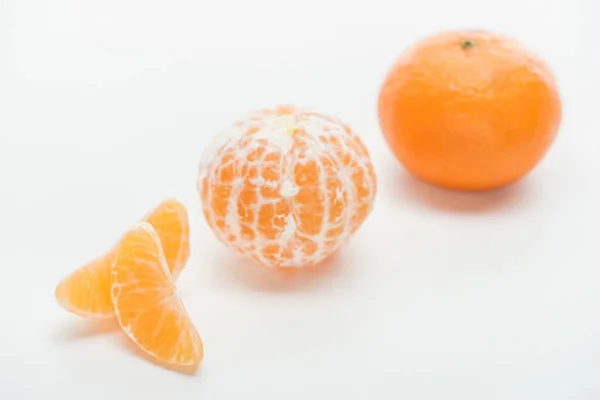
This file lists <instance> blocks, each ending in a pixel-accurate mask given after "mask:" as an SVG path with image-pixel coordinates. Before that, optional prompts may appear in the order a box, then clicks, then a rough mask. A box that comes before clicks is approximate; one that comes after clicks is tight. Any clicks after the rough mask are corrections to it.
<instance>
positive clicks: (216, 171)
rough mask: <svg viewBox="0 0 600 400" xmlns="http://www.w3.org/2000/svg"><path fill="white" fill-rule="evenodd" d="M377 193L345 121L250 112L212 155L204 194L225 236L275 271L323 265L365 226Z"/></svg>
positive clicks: (204, 169) (201, 187)
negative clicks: (279, 268) (281, 268)
mask: <svg viewBox="0 0 600 400" xmlns="http://www.w3.org/2000/svg"><path fill="white" fill-rule="evenodd" d="M376 190H377V181H376V178H375V172H374V169H373V166H372V164H371V160H370V158H369V153H368V151H367V149H366V148H365V146H364V145H363V143H362V142H361V140H360V138H359V136H358V135H357V134H356V133H355V132H354V131H353V130H352V129H351V128H349V127H348V126H347V125H345V124H344V123H342V122H341V121H339V120H337V119H335V118H333V117H330V116H327V115H323V114H319V113H315V112H310V111H307V110H302V109H298V108H295V107H287V106H286V107H278V108H276V109H273V110H261V111H257V112H253V113H250V114H249V115H248V116H247V117H246V118H244V119H242V120H241V121H238V122H236V123H234V124H232V125H231V126H230V127H229V128H227V129H226V130H225V132H224V133H223V135H219V136H217V137H216V138H215V139H214V141H213V143H211V145H210V146H209V147H208V149H207V151H206V152H205V154H204V156H203V159H202V163H201V166H200V170H199V175H198V192H199V195H200V197H201V199H202V204H203V211H204V215H205V218H206V220H207V222H208V224H209V225H210V227H211V228H212V230H213V232H214V233H215V235H216V236H217V238H218V239H219V240H220V241H222V242H224V243H225V244H226V245H227V246H229V247H230V248H233V249H234V250H236V251H237V252H239V253H241V254H243V255H245V256H247V257H248V258H251V259H253V260H255V261H257V262H258V263H260V264H263V265H265V266H268V267H304V266H310V265H315V264H317V263H319V262H320V261H322V260H323V259H325V258H326V257H328V256H329V255H330V254H332V253H333V252H335V251H336V250H337V249H338V248H339V247H340V246H341V245H343V244H344V243H345V242H346V241H347V240H348V239H349V238H350V237H351V236H352V234H353V233H354V232H355V231H356V230H357V229H358V228H359V227H360V226H361V224H362V223H363V222H364V220H365V219H366V217H367V216H368V214H369V213H370V211H371V209H372V207H373V201H374V197H375V194H376Z"/></svg>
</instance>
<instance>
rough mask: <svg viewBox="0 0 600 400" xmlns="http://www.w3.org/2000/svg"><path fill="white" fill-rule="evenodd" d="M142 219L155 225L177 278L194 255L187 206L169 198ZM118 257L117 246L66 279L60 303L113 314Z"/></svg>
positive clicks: (85, 313) (77, 310) (94, 314)
mask: <svg viewBox="0 0 600 400" xmlns="http://www.w3.org/2000/svg"><path fill="white" fill-rule="evenodd" d="M142 221H145V222H148V223H150V224H151V225H152V226H153V227H154V229H155V231H156V233H157V234H158V237H159V238H160V241H161V243H162V249H163V252H164V255H165V259H166V262H167V265H168V266H169V270H170V272H171V275H172V276H173V279H176V278H177V276H178V275H179V273H180V272H181V270H183V268H184V267H185V264H186V262H187V260H188V257H189V255H190V240H189V238H190V235H189V222H188V214H187V211H186V209H185V206H184V205H183V204H182V203H180V202H179V201H177V200H175V199H166V200H164V201H162V202H161V203H160V204H159V205H158V206H156V207H155V208H154V209H153V210H151V211H150V212H149V213H148V214H146V216H145V217H144V218H143V219H142ZM114 260H115V248H112V249H111V250H109V251H108V252H107V253H105V254H103V255H102V256H100V257H98V258H96V259H95V260H94V261H92V262H90V263H87V264H85V265H84V266H82V267H81V268H79V269H77V270H76V271H74V272H73V273H71V274H70V275H68V276H67V277H66V278H64V279H63V280H62V281H61V282H60V283H59V284H58V286H57V287H56V290H55V297H56V301H57V302H58V304H59V305H60V306H61V307H62V308H64V309H65V310H67V311H70V312H72V313H74V314H77V315H80V316H82V317H90V318H107V317H111V316H113V315H114V308H113V304H112V301H111V298H110V272H111V267H112V265H113V263H114Z"/></svg>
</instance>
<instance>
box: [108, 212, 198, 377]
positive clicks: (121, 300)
mask: <svg viewBox="0 0 600 400" xmlns="http://www.w3.org/2000/svg"><path fill="white" fill-rule="evenodd" d="M111 298H112V302H113V305H114V310H115V313H116V315H117V319H118V321H119V324H120V325H121V327H122V328H123V330H124V331H125V333H126V334H127V336H129V338H130V339H131V340H132V341H133V342H134V343H135V344H136V345H137V346H138V347H139V348H140V349H142V350H143V351H144V352H146V353H147V354H149V355H150V356H152V357H154V358H155V359H156V360H157V361H160V362H161V363H166V364H170V365H174V366H181V367H194V366H197V365H198V364H199V363H200V361H201V360H202V357H203V347H202V340H201V339H200V335H199V334H198V332H197V331H196V328H195V327H194V325H193V323H192V320H191V319H190V317H189V316H188V314H187V312H186V310H185V307H184V306H183V303H182V302H181V300H180V299H179V297H178V296H177V293H176V290H175V284H174V282H173V279H172V278H171V274H170V273H169V268H168V265H167V262H166V259H165V255H164V253H163V250H162V246H161V242H160V239H159V237H158V234H157V233H156V231H155V230H154V228H153V227H152V225H150V224H149V223H146V222H141V223H138V224H136V225H135V226H133V227H132V228H131V229H130V230H129V231H128V232H127V233H126V234H125V235H124V237H123V239H122V240H121V242H120V243H119V245H118V247H117V251H116V257H115V262H114V264H113V268H112V273H111Z"/></svg>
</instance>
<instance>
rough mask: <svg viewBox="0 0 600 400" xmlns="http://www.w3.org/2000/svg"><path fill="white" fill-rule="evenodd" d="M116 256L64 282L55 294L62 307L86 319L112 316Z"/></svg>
mask: <svg viewBox="0 0 600 400" xmlns="http://www.w3.org/2000/svg"><path fill="white" fill-rule="evenodd" d="M114 256H115V254H114V252H112V251H110V252H108V253H107V254H104V255H103V256H101V257H99V258H98V259H96V260H94V261H92V262H90V263H88V264H86V265H84V266H83V267H81V268H79V269H78V270H76V271H75V272H73V273H72V274H71V275H69V276H67V277H66V278H65V279H63V280H62V281H61V282H60V283H59V284H58V286H57V287H56V291H55V297H56V301H57V302H58V304H59V305H60V306H61V307H62V308H64V309H65V310H67V311H69V312H71V313H73V314H77V315H80V316H82V317H88V318H105V317H110V316H112V315H113V305H112V301H111V299H110V269H111V267H112V264H113V262H114Z"/></svg>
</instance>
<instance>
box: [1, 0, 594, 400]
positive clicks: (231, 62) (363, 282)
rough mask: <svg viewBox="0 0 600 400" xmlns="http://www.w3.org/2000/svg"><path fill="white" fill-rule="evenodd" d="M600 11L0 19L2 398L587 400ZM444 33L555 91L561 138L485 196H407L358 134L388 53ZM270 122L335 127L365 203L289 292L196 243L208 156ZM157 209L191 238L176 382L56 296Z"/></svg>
mask: <svg viewBox="0 0 600 400" xmlns="http://www.w3.org/2000/svg"><path fill="white" fill-rule="evenodd" d="M599 16H600V6H599V5H598V3H597V2H595V1H594V0H587V1H585V0H579V1H576V0H569V1H566V0H565V1H558V0H555V1H550V0H538V1H525V0H520V1H508V0H503V1H493V2H486V1H482V0H473V1H466V0H462V1H461V0H452V1H444V0H438V1H433V0H419V1H401V0H390V1H384V0H369V1H352V0H345V1H344V0H339V1H334V0H303V1H294V2H291V1H284V0H278V1H277V0H271V1H268V0H239V1H233V0H213V1H207V0H206V1H199V0H194V1H191V0H190V1H175V0H174V1H148V0H145V1H133V0H106V1H100V2H98V1H78V0H71V1H66V0H54V1H50V2H45V1H27V0H0V224H1V225H0V249H1V251H0V266H1V268H2V269H1V271H2V275H1V282H2V287H1V289H0V310H1V313H0V318H1V321H2V323H1V324H2V325H1V329H0V398H2V399H6V400H12V399H55V398H56V399H58V398H61V399H81V398H85V399H106V398H111V399H132V398H137V396H139V398H141V399H161V400H162V399H178V398H188V399H191V398H194V399H210V400H212V399H215V400H220V399H223V400H240V399H266V400H270V399H286V400H292V399H294V400H295V399H348V400H352V399H369V400H372V399H407V400H419V399H428V400H429V399H431V400H433V399H435V400H440V399H457V400H470V399H473V400H475V399H476V400H495V399H502V400H509V399H510V400H518V399H527V400H531V399H543V400H555V399H569V400H573V399H576V400H580V399H590V400H591V399H598V398H600V255H599V254H598V247H599V245H600V238H599V236H598V221H599V217H600V212H599V207H600V179H599V178H598V173H599V172H600V150H599V149H600V114H599V111H598V105H599V101H600V100H599V97H598V92H599V90H600V73H599V71H600V46H599V44H598V43H599V42H598V39H599V38H600V27H599V25H598V17H599ZM455 28H487V29H492V30H496V31H499V32H502V33H506V34H510V35H512V36H515V37H516V38H518V39H519V40H520V41H521V42H523V43H524V44H525V45H527V46H529V47H530V48H532V49H533V50H535V51H536V52H537V53H538V54H540V55H542V56H543V58H545V59H546V60H547V61H548V63H549V64H550V66H551V67H552V69H553V70H554V72H555V74H556V76H557V77H558V82H559V86H560V90H561V95H562V99H563V102H564V119H563V123H562V127H561V130H560V134H559V137H558V139H557V141H556V142H555V144H554V146H553V148H552V150H551V152H550V153H549V154H548V155H547V157H546V158H545V159H544V160H543V162H542V163H541V164H540V165H539V166H538V168H537V169H536V170H535V171H534V172H533V173H532V174H531V175H529V176H528V177H527V179H525V180H523V181H521V182H520V183H519V184H517V185H515V186H513V187H510V188H508V189H506V190H501V191H497V192H493V193H487V194H480V195H472V194H458V193H451V192H445V191H440V190H437V189H433V188H431V187H428V186H425V185H423V184H421V183H419V182H416V181H414V180H412V179H411V178H409V177H408V176H407V174H406V173H405V172H404V171H403V169H402V167H401V166H400V165H399V164H398V163H397V162H396V161H395V160H394V158H393V157H392V156H391V153H390V151H389V150H388V149H387V147H386V145H385V142H384V140H383V137H382V135H381V132H380V130H379V127H378V124H377V118H376V98H377V94H378V90H379V85H380V83H381V81H382V80H383V77H384V75H385V73H386V72H387V69H388V68H389V66H390V65H391V63H392V62H393V61H394V60H395V58H396V57H397V56H398V55H399V54H400V52H401V51H402V50H403V49H405V48H406V47H407V46H408V45H410V44H411V43H413V42H414V41H416V40H418V39H420V38H422V37H424V36H427V35H429V34H432V33H436V32H438V31H440V30H445V29H455ZM278 103H293V104H297V105H301V106H310V107H315V108H317V109H319V110H321V111H323V112H326V113H331V114H333V115H336V116H338V117H340V118H342V119H343V120H345V121H347V122H348V123H349V124H351V125H352V126H353V127H354V128H355V130H357V131H358V132H359V133H360V134H361V135H362V137H363V138H364V141H365V143H366V144H367V146H368V147H369V149H370V151H371V153H372V157H373V159H374V163H375V167H376V170H377V174H378V178H379V187H380V190H379V194H378V197H377V200H376V206H375V210H374V211H373V213H372V214H371V216H370V218H369V219H368V221H367V222H366V223H365V225H364V226H363V228H362V229H361V230H360V231H359V232H358V233H357V234H356V236H355V237H354V239H353V240H352V241H351V242H350V244H349V245H348V246H347V247H346V248H344V250H343V251H342V252H341V253H340V254H339V255H338V256H336V257H335V258H334V259H332V260H331V261H329V262H328V265H326V266H325V267H324V268H321V269H319V270H317V271H312V272H306V273H298V274H294V275H293V276H291V277H287V278H284V277H282V276H280V275H273V274H272V273H268V272H265V271H264V270H262V269H260V268H256V267H253V266H251V265H247V264H246V263H244V262H243V261H241V260H239V259H238V258H236V257H235V256H232V255H231V254H230V252H228V251H227V250H226V249H225V248H224V247H223V246H222V245H220V244H218V243H217V242H216V240H215V239H214V237H213V235H212V234H211V232H210V231H209V230H208V229H207V226H206V224H205V223H204V220H203V219H202V217H201V214H200V205H199V200H198V198H197V195H196V193H195V175H196V167H197V165H198V162H199V158H200V154H201V152H202V150H203V148H204V146H205V145H206V143H207V142H208V141H209V140H210V138H211V137H212V136H213V135H214V134H216V133H217V132H218V131H219V130H220V129H221V128H222V127H223V126H225V125H227V124H228V123H230V122H231V121H233V120H234V119H236V118H238V117H240V116H242V115H244V114H245V113H246V112H247V111H249V110H251V109H254V108H262V107H268V106H272V105H276V104H278ZM171 195H174V196H178V197H179V198H180V199H182V200H183V201H184V202H185V204H186V205H187V206H188V207H189V211H190V217H191V224H192V236H193V237H192V239H193V243H192V253H193V254H192V257H191V259H190V261H189V264H188V265H187V268H186V270H185V271H184V272H183V274H182V275H181V277H180V280H179V282H180V283H179V293H180V295H181V297H182V299H183V301H184V303H185V304H186V307H187V309H188V311H189V313H190V315H191V317H192V318H193V320H194V322H195V324H196V326H197V328H198V330H199V332H200V334H201V335H202V337H203V340H204V344H205V352H206V357H205V359H204V361H203V363H202V366H201V368H200V370H199V371H198V373H197V374H196V375H193V376H188V375H182V374H180V373H177V372H173V371H170V370H165V369H163V368H160V367H158V366H156V365H154V364H151V363H149V362H147V361H146V360H144V359H141V358H139V357H138V356H137V355H136V353H135V352H134V351H132V349H131V347H130V346H129V345H128V343H127V339H126V338H125V337H124V336H123V335H122V333H120V332H119V330H116V329H115V327H114V325H112V324H110V323H109V324H92V323H89V321H84V320H80V319H79V318H77V317H75V316H73V315H70V314H68V313H66V312H65V311H64V310H62V309H60V308H59V307H58V305H57V304H56V303H55V301H54V287H55V285H56V283H57V282H58V281H59V280H60V279H61V278H62V277H63V276H64V275H66V274H67V273H69V272H70V271H71V270H73V269H75V268H77V267H79V266H80V265H81V264H82V263H84V262H85V261H88V260H89V259H90V258H93V257H95V256H96V255H98V254H100V253H101V252H103V251H105V250H106V249H107V248H108V247H109V246H110V245H111V244H112V243H113V242H114V241H115V240H116V238H118V237H119V236H120V234H121V233H122V232H123V230H124V229H125V228H126V227H127V226H128V225H129V224H131V223H133V222H135V221H137V220H138V219H139V218H140V217H141V216H142V215H143V214H144V213H145V212H146V211H147V210H148V209H149V208H151V207H153V206H154V205H155V204H156V203H158V202H159V201H160V200H162V198H163V197H166V196H171ZM134 396H135V397H134Z"/></svg>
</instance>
